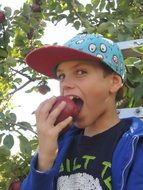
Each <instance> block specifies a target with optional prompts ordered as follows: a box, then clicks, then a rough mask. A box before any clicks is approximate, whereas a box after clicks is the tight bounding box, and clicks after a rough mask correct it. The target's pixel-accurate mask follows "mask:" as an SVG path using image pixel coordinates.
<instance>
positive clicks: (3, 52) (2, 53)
mask: <svg viewBox="0 0 143 190" xmlns="http://www.w3.org/2000/svg"><path fill="white" fill-rule="evenodd" d="M7 55H8V53H7V51H6V50H4V49H2V48H0V57H1V58H6V57H7Z"/></svg>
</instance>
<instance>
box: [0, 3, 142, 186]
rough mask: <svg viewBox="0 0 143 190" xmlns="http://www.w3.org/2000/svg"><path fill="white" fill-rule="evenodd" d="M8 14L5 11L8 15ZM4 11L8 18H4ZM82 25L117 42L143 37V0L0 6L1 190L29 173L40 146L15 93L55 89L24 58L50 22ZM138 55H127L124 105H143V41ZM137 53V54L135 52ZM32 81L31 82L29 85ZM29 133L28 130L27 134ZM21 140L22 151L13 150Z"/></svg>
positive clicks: (73, 25) (86, 29)
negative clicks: (18, 112) (21, 117)
mask: <svg viewBox="0 0 143 190" xmlns="http://www.w3.org/2000/svg"><path fill="white" fill-rule="evenodd" d="M3 14H4V16H3ZM2 16H3V17H2ZM63 20H64V21H65V23H66V25H69V24H70V25H71V26H72V27H73V28H75V29H76V30H77V33H78V31H79V30H82V31H84V32H85V31H87V32H90V33H100V34H103V35H104V36H106V37H108V38H110V39H112V40H114V41H116V42H120V41H127V40H133V39H142V38H143V2H142V0H126V1H125V0H116V1H115V0H106V1H105V0H91V3H89V4H87V5H83V4H81V3H80V2H79V1H78V0H71V1H69V0H60V1H55V0H33V1H32V0H27V1H26V0H25V3H24V4H23V6H22V8H20V9H18V10H15V11H14V12H12V10H11V8H10V7H4V8H3V9H2V10H1V11H0V171H1V173H0V189H2V190H3V189H6V188H7V187H8V186H9V184H10V183H11V182H12V181H14V180H19V179H20V180H21V179H22V178H23V177H24V176H26V175H27V173H28V171H29V165H30V160H31V157H32V155H33V154H34V153H35V151H36V149H37V145H38V144H37V134H36V128H35V125H34V124H32V123H29V122H27V121H19V119H18V117H17V115H16V114H15V113H14V111H13V104H12V101H11V100H12V97H13V95H14V94H15V93H16V92H18V91H21V90H23V89H26V90H25V91H26V92H25V93H32V92H40V93H42V94H46V93H47V92H49V91H50V88H49V86H48V80H49V79H48V78H47V77H45V76H43V75H41V74H38V73H36V72H35V71H33V70H32V69H30V68H28V67H27V65H26V64H25V62H24V58H25V56H26V55H27V53H28V52H30V51H31V50H32V49H34V48H37V47H40V46H42V45H43V44H42V42H41V37H42V36H43V35H44V31H45V28H46V23H47V22H51V23H53V24H54V25H55V26H56V25H57V24H58V23H60V22H61V21H63ZM132 50H133V52H137V54H131V55H130V56H128V57H125V64H126V67H127V79H126V82H125V87H124V96H123V98H122V100H121V101H120V102H119V103H118V105H117V106H118V107H120V108H122V107H135V106H142V105H143V90H142V89H143V46H140V47H138V48H134V49H132ZM135 55H137V56H135ZM29 84H30V87H29V88H28V86H29ZM27 134H28V135H27ZM17 142H18V143H19V151H18V152H17V154H16V155H13V154H12V149H13V147H14V145H15V144H16V143H17Z"/></svg>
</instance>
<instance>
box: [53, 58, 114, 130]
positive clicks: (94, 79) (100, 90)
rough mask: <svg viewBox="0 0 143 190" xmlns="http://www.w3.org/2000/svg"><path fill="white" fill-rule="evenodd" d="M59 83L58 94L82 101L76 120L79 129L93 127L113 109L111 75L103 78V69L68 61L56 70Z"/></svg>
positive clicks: (86, 63)
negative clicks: (75, 97)
mask: <svg viewBox="0 0 143 190" xmlns="http://www.w3.org/2000/svg"><path fill="white" fill-rule="evenodd" d="M56 74H57V78H58V80H59V82H60V93H61V95H64V96H67V95H68V96H69V95H75V96H78V97H80V98H81V99H82V101H83V106H82V109H81V111H80V113H79V115H78V118H77V121H76V123H77V125H78V126H79V127H81V128H86V127H89V126H92V125H93V126H94V124H95V122H96V120H97V119H98V118H100V117H103V116H104V115H105V116H106V115H108V114H107V112H110V110H111V108H113V102H114V101H113V96H112V95H111V94H112V93H111V92H110V91H111V87H112V83H113V81H112V78H113V77H112V74H111V75H108V76H106V77H105V76H104V72H103V69H102V68H101V67H100V66H99V64H97V65H96V63H94V64H93V63H89V61H68V62H63V63H61V64H60V65H59V66H58V67H57V70H56Z"/></svg>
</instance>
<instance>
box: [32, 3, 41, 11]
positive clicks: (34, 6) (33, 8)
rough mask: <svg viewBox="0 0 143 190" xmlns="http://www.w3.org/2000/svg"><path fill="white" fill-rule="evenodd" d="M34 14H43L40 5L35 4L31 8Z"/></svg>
mask: <svg viewBox="0 0 143 190" xmlns="http://www.w3.org/2000/svg"><path fill="white" fill-rule="evenodd" d="M31 9H32V11H33V12H41V7H40V5H39V4H36V3H33V4H32V6H31Z"/></svg>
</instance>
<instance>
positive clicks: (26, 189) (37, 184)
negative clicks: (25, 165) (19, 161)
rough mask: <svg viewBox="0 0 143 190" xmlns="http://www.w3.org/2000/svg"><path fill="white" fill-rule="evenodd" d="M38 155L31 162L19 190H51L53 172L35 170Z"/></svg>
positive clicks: (50, 170) (51, 170)
mask: <svg viewBox="0 0 143 190" xmlns="http://www.w3.org/2000/svg"><path fill="white" fill-rule="evenodd" d="M37 162H38V154H37V155H36V156H34V157H33V159H32V161H31V167H30V172H29V174H28V176H27V177H26V178H25V179H24V180H23V182H22V184H21V188H20V190H39V189H42V190H47V189H48V190H53V185H54V176H55V172H54V171H53V169H52V168H51V169H49V170H48V171H45V172H40V171H38V170H36V165H37Z"/></svg>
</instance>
